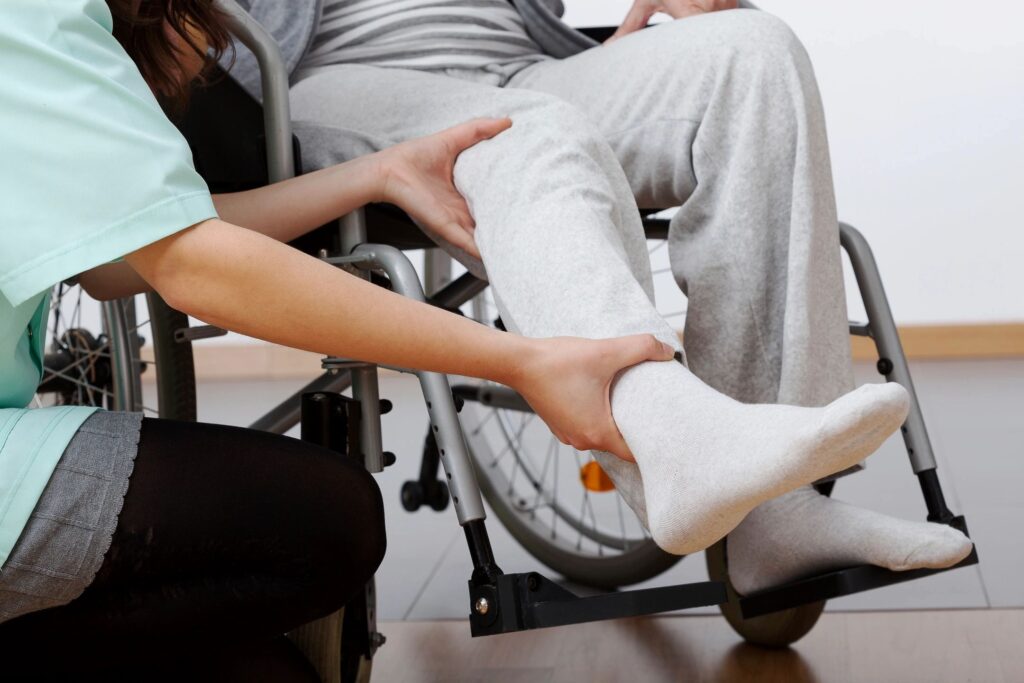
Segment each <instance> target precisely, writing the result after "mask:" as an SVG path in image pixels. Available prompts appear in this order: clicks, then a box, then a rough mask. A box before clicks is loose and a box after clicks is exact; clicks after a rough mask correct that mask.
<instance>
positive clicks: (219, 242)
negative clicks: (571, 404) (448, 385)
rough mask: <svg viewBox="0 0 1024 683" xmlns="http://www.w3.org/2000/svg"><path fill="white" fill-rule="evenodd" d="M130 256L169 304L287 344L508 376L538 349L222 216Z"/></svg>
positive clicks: (507, 379) (499, 377)
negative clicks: (411, 298) (394, 290)
mask: <svg viewBox="0 0 1024 683" xmlns="http://www.w3.org/2000/svg"><path fill="white" fill-rule="evenodd" d="M127 258H128V260H129V262H130V263H131V264H132V266H133V267H134V268H135V269H136V270H137V271H138V272H139V273H140V274H141V275H142V276H143V277H144V278H146V280H147V281H149V282H150V283H151V284H152V285H153V286H154V287H155V288H156V289H157V291H159V292H160V293H161V294H163V295H164V297H165V298H166V299H167V300H168V302H169V303H170V304H171V305H172V306H174V307H175V308H178V309H179V310H182V311H184V312H186V313H189V314H190V315H193V316H195V317H197V318H199V319H201V320H204V321H206V322H208V323H211V324H214V325H218V326H220V327H224V328H227V329H230V330H234V331H237V332H241V333H242V334H246V335H249V336H252V337H257V338H259V339H264V340H267V341H270V342H274V343H277V344H283V345H285V346H291V347H294V348H299V349H305V350H308V351H314V352H317V353H322V354H327V355H337V356H343V357H349V358H356V359H359V360H365V361H371V362H375V363H381V364H385V365H395V366H400V367H409V368H419V369H424V370H432V371H436V372H445V373H452V374H460V375H468V376H473V377H484V378H488V379H493V380H496V381H499V382H503V383H506V384H511V383H513V381H514V379H515V373H516V369H517V368H518V367H519V366H520V365H521V364H522V363H523V362H524V360H525V359H526V358H528V357H529V356H530V355H531V354H532V353H533V352H534V345H535V342H532V341H531V340H528V339H524V338H521V337H517V336H515V335H509V334H505V333H502V332H498V331H496V330H492V329H489V328H487V327H484V326H483V325H479V324H477V323H475V322H473V321H471V320H468V319H466V318H463V317H461V316H457V315H454V314H452V313H448V312H446V311H443V310H440V309H437V308H433V307H431V306H427V305H425V304H421V303H417V302H414V301H412V300H410V299H406V298H404V297H402V296H400V295H397V294H394V293H392V292H389V291H387V290H385V289H382V288H380V287H377V286H375V285H372V284H370V283H368V282H366V281H364V280H361V279H359V278H356V277H354V276H352V275H349V274H348V273H345V272H344V271H342V270H340V269H338V268H334V267H333V266H330V265H328V264H325V263H323V262H321V261H318V260H316V259H314V258H312V257H309V256H306V255H304V254H302V253H300V252H298V251H296V250H294V249H292V248H290V247H288V246H286V245H282V244H280V243H278V242H275V241H273V240H271V239H268V238H267V237H266V236H263V235H260V234H257V233H255V232H252V231H249V230H245V229H243V228H238V227H236V226H233V225H229V224H226V223H224V222H221V221H216V220H213V221H207V222H205V223H202V224H200V225H199V226H197V227H195V228H192V229H190V230H188V231H185V232H184V233H179V234H178V235H175V236H173V237H170V238H167V239H165V240H163V241H161V242H158V243H156V244H154V245H150V246H149V247H146V248H145V249H142V250H140V251H139V252H135V253H134V254H130V255H129V256H128V257H127Z"/></svg>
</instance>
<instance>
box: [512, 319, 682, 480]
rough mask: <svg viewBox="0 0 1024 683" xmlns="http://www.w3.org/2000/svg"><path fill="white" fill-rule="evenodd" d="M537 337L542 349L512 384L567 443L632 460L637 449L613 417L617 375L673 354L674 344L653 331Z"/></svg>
mask: <svg viewBox="0 0 1024 683" xmlns="http://www.w3.org/2000/svg"><path fill="white" fill-rule="evenodd" d="M536 341H537V342H538V344H539V349H540V350H539V352H538V353H536V354H534V355H533V356H532V357H527V358H524V359H523V362H522V363H521V364H520V373H519V374H518V375H517V376H516V377H515V379H514V380H513V382H512V385H513V387H514V388H515V389H516V390H517V391H518V392H519V393H520V394H522V396H523V397H524V398H525V399H526V401H527V402H528V403H529V404H530V406H532V407H533V409H534V410H535V411H537V414H538V415H540V417H541V418H542V419H543V420H544V422H546V423H547V425H548V427H550V428H551V431H552V432H553V433H554V435H555V436H556V437H558V439H559V441H561V442H562V443H566V444H569V445H570V446H572V447H573V448H575V449H576V450H579V451H586V450H591V449H594V450H601V451H608V452H609V453H612V454H614V455H617V456H618V457H620V458H622V459H623V460H629V461H632V460H633V454H632V453H631V452H630V450H629V446H627V445H626V442H625V440H623V438H622V434H620V433H619V428H618V427H617V426H616V424H615V421H614V420H613V419H612V410H611V396H610V392H611V385H612V381H613V380H614V379H615V376H616V375H617V374H618V373H619V372H620V371H621V370H623V369H625V368H628V367H630V366H632V365H636V364H637V363H641V362H643V361H648V360H654V361H667V360H671V359H672V356H673V354H674V352H675V351H674V349H673V348H672V347H671V346H669V345H668V344H664V343H662V342H660V341H658V339H656V338H655V337H654V336H652V335H649V334H636V335H632V336H629V337H618V338H615V339H598V340H593V339H578V338H573V337H556V338H552V339H539V340H536Z"/></svg>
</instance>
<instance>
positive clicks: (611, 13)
mask: <svg viewBox="0 0 1024 683" xmlns="http://www.w3.org/2000/svg"><path fill="white" fill-rule="evenodd" d="M564 1H565V3H566V9H567V11H566V20H567V21H568V22H569V23H570V24H573V25H575V26H603V25H613V24H617V23H618V22H619V20H620V19H621V18H622V16H624V15H625V12H626V10H627V8H628V7H629V5H630V4H631V3H630V0H564ZM759 4H760V6H761V7H762V8H764V9H765V10H769V11H772V12H774V13H775V14H777V15H779V16H780V17H782V18H783V19H785V20H786V21H787V22H788V23H789V24H790V25H791V26H792V27H793V28H794V30H795V31H796V32H797V34H798V35H799V36H800V37H801V38H802V40H803V42H804V44H805V45H806V46H807V49H808V52H809V53H810V55H811V58H812V60H813V61H814V64H815V69H816V72H817V75H818V79H819V82H820V86H821V92H822V97H823V99H824V102H825V110H826V112H827V116H828V127H829V137H830V140H831V144H832V160H833V167H834V173H835V179H836V193H837V197H838V202H839V214H840V217H841V218H842V219H843V220H845V221H847V222H849V223H851V224H853V225H855V226H857V227H858V228H860V229H861V230H862V231H863V232H864V233H865V234H866V235H867V237H868V239H869V240H870V241H871V244H872V246H873V247H874V250H875V255H876V257H877V258H878V260H879V263H880V265H881V268H882V274H883V277H884V278H885V283H886V288H887V290H888V294H889V298H890V301H891V302H892V305H893V310H894V313H895V314H896V317H897V319H898V321H899V322H900V323H961V322H992V321H1021V320H1024V218H1022V213H1021V212H1022V208H1021V199H1022V196H1024V29H1022V27H1024V3H1016V2H1011V1H1010V0H993V1H991V2H988V3H985V4H984V5H979V4H973V5H972V4H967V3H954V2H952V1H951V0H937V1H936V0H930V1H926V0H902V1H901V2H891V1H890V2H883V1H882V0H859V1H857V2H843V3H837V2H807V1H806V0H805V1H802V2H801V1H799V0H761V2H760V3H759ZM417 260H418V261H419V259H417ZM665 265H667V264H666V263H665V256H664V250H661V251H660V252H658V253H657V254H656V255H655V259H654V267H655V270H656V271H657V270H658V269H661V268H663V267H664V266H665ZM656 284H657V290H658V304H659V306H658V307H659V310H661V311H662V312H663V313H670V312H677V311H680V310H682V309H683V308H685V302H684V301H683V300H682V297H681V296H680V295H679V294H678V290H677V289H676V288H675V285H674V284H673V283H672V281H671V276H670V275H669V274H668V273H661V274H659V275H657V276H656ZM847 291H848V294H849V297H848V298H849V300H850V315H851V318H855V319H863V314H862V313H861V311H862V310H863V309H862V307H861V306H860V303H859V300H858V299H857V298H856V296H855V295H853V294H852V292H853V291H854V286H853V281H852V278H848V285H847ZM672 321H673V322H676V323H677V324H681V318H680V317H673V318H672ZM237 341H239V338H238V337H237V336H236V335H230V336H229V337H224V338H220V339H218V340H215V341H214V342H213V343H233V342H237ZM206 343H209V342H206Z"/></svg>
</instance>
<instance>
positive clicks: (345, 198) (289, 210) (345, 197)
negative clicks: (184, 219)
mask: <svg viewBox="0 0 1024 683" xmlns="http://www.w3.org/2000/svg"><path fill="white" fill-rule="evenodd" d="M382 172H383V171H382V168H381V166H380V164H379V161H378V157H377V155H373V154H371V155H369V156H365V157H360V158H358V159H353V160H352V161H347V162H345V163H343V164H339V165H337V166H331V167H329V168H325V169H322V170H319V171H315V172H313V173H307V174H304V175H301V176H298V177H296V178H292V179H290V180H285V181H282V182H279V183H274V184H273V185H268V186H266V187H260V188H257V189H255V190H248V191H246V192H233V193H231V194H219V195H214V197H213V202H214V205H215V206H216V207H217V214H218V215H219V216H220V218H221V220H223V221H225V222H227V223H231V224H233V225H241V226H244V227H246V228H248V229H250V230H254V231H256V232H259V233H262V234H264V235H267V236H268V237H272V238H273V239H276V240H278V241H280V242H290V241H291V240H293V239H295V238H297V237H300V236H301V235H304V234H306V233H307V232H309V231H310V230H313V229H315V228H318V227H320V226H321V225H324V224H325V223H328V222H330V221H332V220H335V219H337V218H340V217H341V216H344V215H345V214H347V213H349V212H351V211H354V210H355V209H358V208H359V207H361V206H364V205H366V204H369V203H370V202H373V201H378V200H379V199H380V197H379V194H380V187H381V184H382V178H381V175H382Z"/></svg>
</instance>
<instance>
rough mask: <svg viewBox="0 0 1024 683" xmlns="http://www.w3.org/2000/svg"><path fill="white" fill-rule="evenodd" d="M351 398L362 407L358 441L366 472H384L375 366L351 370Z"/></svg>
mask: <svg viewBox="0 0 1024 683" xmlns="http://www.w3.org/2000/svg"><path fill="white" fill-rule="evenodd" d="M351 373H352V396H353V397H354V398H355V399H356V400H357V401H359V404H360V406H361V407H362V419H361V420H360V422H359V431H360V434H359V441H360V444H361V446H362V449H363V460H364V462H365V463H366V470H367V471H368V472H370V473H371V474H376V473H377V472H383V471H384V440H383V437H382V436H381V433H380V389H379V387H378V385H377V366H376V365H364V366H362V367H358V368H352V370H351Z"/></svg>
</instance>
